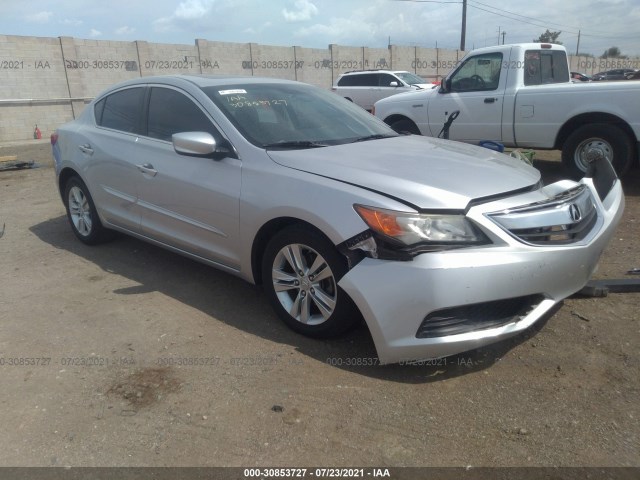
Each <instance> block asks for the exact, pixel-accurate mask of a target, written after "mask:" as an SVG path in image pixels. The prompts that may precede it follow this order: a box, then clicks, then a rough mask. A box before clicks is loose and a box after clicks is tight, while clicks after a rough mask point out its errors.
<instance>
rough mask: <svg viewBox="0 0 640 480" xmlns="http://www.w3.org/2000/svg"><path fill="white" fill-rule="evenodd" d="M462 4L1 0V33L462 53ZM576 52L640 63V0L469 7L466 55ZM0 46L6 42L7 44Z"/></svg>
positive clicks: (470, 3)
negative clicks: (548, 47)
mask: <svg viewBox="0 0 640 480" xmlns="http://www.w3.org/2000/svg"><path fill="white" fill-rule="evenodd" d="M461 23H462V0H437V1H436V0H270V1H266V0H262V1H260V0H49V1H47V0H28V1H25V0H0V35H26V36H39V37H58V36H71V37H76V38H83V39H91V38H93V39H99V40H123V41H132V40H146V41H148V42H157V43H176V44H188V45H193V44H194V42H195V39H196V38H202V39H206V40H209V41H225V42H238V43H248V42H253V43H260V44H264V45H281V46H293V45H295V46H301V47H308V48H327V46H328V45H329V44H332V43H335V44H339V45H346V46H358V47H359V46H367V47H385V46H387V45H388V44H389V42H390V43H391V44H394V45H409V46H421V47H429V48H434V47H436V46H437V47H440V48H452V49H455V48H459V47H460V32H461ZM547 29H549V30H552V31H562V33H561V34H560V36H559V41H561V42H562V43H563V44H564V45H565V46H566V47H567V50H568V51H569V53H572V54H575V53H576V48H577V47H578V32H580V44H579V49H580V52H581V53H588V54H593V55H595V56H600V55H602V53H604V51H605V50H606V49H608V48H609V47H612V46H617V47H618V48H619V49H620V50H621V52H622V53H623V54H626V55H630V56H640V0H611V1H604V0H582V1H578V0H565V1H557V0H535V1H533V0H511V1H510V2H505V1H504V0H502V1H498V0H482V1H476V0H467V31H466V49H467V50H470V49H472V48H479V47H484V46H490V45H495V44H497V43H498V41H500V42H502V39H503V37H502V35H501V33H502V32H506V34H505V35H504V41H505V43H519V42H530V41H532V40H533V39H534V38H537V37H539V35H540V34H541V33H543V32H544V31H545V30H547ZM0 48H2V45H1V44H0Z"/></svg>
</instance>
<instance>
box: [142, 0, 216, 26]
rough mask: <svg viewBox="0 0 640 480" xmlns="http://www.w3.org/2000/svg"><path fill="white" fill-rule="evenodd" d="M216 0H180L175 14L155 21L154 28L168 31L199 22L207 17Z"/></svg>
mask: <svg viewBox="0 0 640 480" xmlns="http://www.w3.org/2000/svg"><path fill="white" fill-rule="evenodd" d="M213 4H214V0H185V1H184V2H180V3H179V4H178V6H177V7H176V9H175V10H174V11H173V14H172V15H170V16H168V17H161V18H158V19H156V20H154V21H153V27H154V30H156V31H157V32H167V31H170V30H177V29H180V28H181V27H182V28H185V26H186V28H187V29H188V28H189V27H190V26H194V24H195V25H197V24H198V22H200V21H201V20H202V19H204V18H205V17H207V16H208V15H209V14H210V13H211V10H212V8H213Z"/></svg>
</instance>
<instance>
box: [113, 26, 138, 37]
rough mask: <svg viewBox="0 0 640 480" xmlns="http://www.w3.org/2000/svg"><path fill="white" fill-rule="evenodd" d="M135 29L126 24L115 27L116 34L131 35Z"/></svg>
mask: <svg viewBox="0 0 640 480" xmlns="http://www.w3.org/2000/svg"><path fill="white" fill-rule="evenodd" d="M135 31H136V29H135V28H132V27H128V26H127V25H125V26H123V27H120V28H116V31H115V33H116V35H131V34H132V33H133V32H135Z"/></svg>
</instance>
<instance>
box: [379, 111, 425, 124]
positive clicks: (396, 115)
mask: <svg viewBox="0 0 640 480" xmlns="http://www.w3.org/2000/svg"><path fill="white" fill-rule="evenodd" d="M401 120H407V121H409V122H411V123H413V124H414V125H415V126H416V128H418V125H417V124H416V122H414V121H413V120H411V119H410V118H409V117H407V116H406V115H402V114H400V113H394V114H392V115H389V116H388V117H387V118H385V119H384V123H386V124H387V125H391V124H393V123H395V122H399V121H401Z"/></svg>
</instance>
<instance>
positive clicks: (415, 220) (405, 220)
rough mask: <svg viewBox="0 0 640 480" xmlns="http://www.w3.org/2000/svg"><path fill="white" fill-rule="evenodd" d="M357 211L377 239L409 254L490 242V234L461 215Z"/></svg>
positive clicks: (374, 209)
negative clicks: (484, 232)
mask: <svg viewBox="0 0 640 480" xmlns="http://www.w3.org/2000/svg"><path fill="white" fill-rule="evenodd" d="M353 208H354V209H355V211H356V212H357V213H358V215H360V217H361V218H362V220H364V222H365V223H366V224H367V225H368V226H369V228H370V229H371V230H372V231H373V232H374V234H377V235H375V236H376V237H377V238H379V239H381V240H383V241H384V242H385V243H387V244H388V246H389V247H395V248H396V249H397V248H401V249H404V250H405V251H406V252H407V253H413V254H415V253H419V252H423V251H433V250H443V249H447V248H459V247H464V246H470V245H482V244H486V243H489V239H488V238H487V237H486V235H484V234H483V233H482V231H480V229H479V228H477V227H476V226H475V225H474V224H473V223H472V222H471V221H470V220H469V219H468V218H467V217H465V216H464V215H461V214H451V215H446V214H439V213H438V214H435V213H407V212H396V211H393V210H386V209H382V208H377V207H367V206H364V205H354V206H353ZM403 247H408V248H403Z"/></svg>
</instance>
